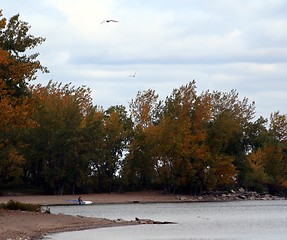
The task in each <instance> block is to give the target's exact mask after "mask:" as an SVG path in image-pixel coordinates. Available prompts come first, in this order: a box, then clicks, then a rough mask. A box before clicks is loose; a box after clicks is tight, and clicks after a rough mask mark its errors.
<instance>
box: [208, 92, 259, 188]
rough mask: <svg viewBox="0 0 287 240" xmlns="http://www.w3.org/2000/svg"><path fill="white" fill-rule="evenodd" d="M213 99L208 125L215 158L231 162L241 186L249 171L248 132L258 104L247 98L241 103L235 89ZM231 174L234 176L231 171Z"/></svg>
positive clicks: (215, 94)
mask: <svg viewBox="0 0 287 240" xmlns="http://www.w3.org/2000/svg"><path fill="white" fill-rule="evenodd" d="M211 97H212V106H213V110H212V118H211V121H210V122H209V126H208V145H209V147H210V149H211V152H212V154H213V155H214V156H220V158H221V159H226V157H228V158H229V159H230V161H231V163H232V164H233V165H234V166H235V167H236V169H237V171H239V174H238V175H237V182H238V184H239V185H244V181H245V180H244V179H245V173H246V172H247V171H248V162H247V158H246V153H247V149H248V148H249V147H250V144H249V143H248V141H247V139H248V138H249V137H248V135H247V132H248V127H249V126H250V121H251V120H252V119H253V118H254V113H255V103H254V102H252V103H251V104H250V103H249V101H248V99H247V98H243V100H240V99H239V96H238V93H237V92H236V91H235V90H231V91H230V92H229V93H228V92H227V93H224V92H219V91H215V92H213V93H212V94H211ZM230 167H232V165H230ZM230 172H231V173H235V171H234V170H232V168H231V170H230Z"/></svg>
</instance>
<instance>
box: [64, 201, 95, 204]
mask: <svg viewBox="0 0 287 240" xmlns="http://www.w3.org/2000/svg"><path fill="white" fill-rule="evenodd" d="M67 202H71V203H75V204H78V205H88V204H92V203H93V202H92V201H82V202H81V204H79V201H78V200H67Z"/></svg>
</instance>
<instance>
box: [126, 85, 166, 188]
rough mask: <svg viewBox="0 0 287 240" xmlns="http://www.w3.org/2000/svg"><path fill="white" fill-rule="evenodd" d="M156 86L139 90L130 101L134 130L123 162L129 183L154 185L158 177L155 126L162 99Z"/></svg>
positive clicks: (143, 185)
mask: <svg viewBox="0 0 287 240" xmlns="http://www.w3.org/2000/svg"><path fill="white" fill-rule="evenodd" d="M158 97H159V96H158V95H157V94H156V93H155V91H154V90H152V89H148V90H147V91H144V92H138V94H137V96H136V98H135V99H133V100H132V101H131V103H130V105H129V111H130V116H131V119H132V121H133V124H134V127H133V134H132V140H131V144H130V148H129V152H128V155H127V157H126V160H125V165H124V179H125V182H126V184H128V185H130V186H132V187H136V188H141V187H147V186H151V185H152V184H153V183H154V181H155V169H154V165H155V162H154V161H155V159H154V157H153V149H154V144H155V139H154V138H153V133H152V132H153V127H154V125H156V124H158V121H159V117H160V116H159V115H160V113H161V101H159V99H158Z"/></svg>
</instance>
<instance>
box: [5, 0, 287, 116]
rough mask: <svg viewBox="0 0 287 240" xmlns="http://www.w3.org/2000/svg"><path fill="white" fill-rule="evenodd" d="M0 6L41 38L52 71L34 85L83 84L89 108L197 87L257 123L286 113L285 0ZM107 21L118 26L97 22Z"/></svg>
mask: <svg viewBox="0 0 287 240" xmlns="http://www.w3.org/2000/svg"><path fill="white" fill-rule="evenodd" d="M1 4H3V5H2V6H3V9H4V14H5V13H6V12H7V11H8V13H9V14H10V13H13V14H15V13H17V12H19V13H20V18H21V19H23V20H25V21H27V22H28V23H29V24H30V25H31V32H32V33H33V34H34V35H35V36H42V37H46V42H45V43H43V45H42V46H40V47H38V48H37V51H39V52H40V53H41V55H40V60H41V62H42V63H43V64H44V65H45V66H47V67H48V68H49V69H50V72H51V73H50V74H49V75H46V76H41V77H40V78H39V81H42V82H45V81H47V79H50V78H52V79H53V80H54V81H58V82H64V83H66V82H72V83H73V84H75V85H76V86H79V85H86V86H88V87H90V88H91V90H92V94H93V99H94V103H95V104H98V105H103V106H104V107H109V106H110V105H115V104H123V105H127V102H128V101H130V100H131V99H132V98H134V97H135V96H136V93H137V92H138V91H143V90H146V89H148V88H152V89H154V90H156V92H158V93H159V94H160V96H161V97H162V98H163V99H164V98H165V97H166V96H168V95H169V94H170V93H171V92H172V90H173V89H174V88H179V87H180V86H181V85H183V84H186V83H187V82H188V81H191V80H193V79H195V80H196V81H197V86H198V91H199V92H200V91H203V90H207V89H209V90H219V91H230V90H231V89H237V90H238V92H239V93H240V96H242V97H248V98H249V99H250V100H251V101H256V106H257V109H258V114H257V115H264V116H265V117H268V116H269V114H270V113H271V112H272V111H276V110H281V112H283V113H287V109H286V106H285V104H284V102H286V101H287V97H285V95H286V94H285V95H284V94H283V93H284V92H286V91H287V86H286V83H285V82H286V76H287V70H286V69H287V45H286V43H287V41H286V40H287V33H286V29H287V17H286V11H287V2H286V1H285V0H264V1H262V0H252V1H248V0H230V1H225V0H214V1H210V0H202V1H197V0H177V1H173V0H158V1H152V0H146V1H141V0H133V1H127V0H105V1H94V0H82V1H77V0H43V1H34V0H26V1H25V2H24V1H20V0H14V1H10V0H3V1H2V2H1ZM13 11H15V12H13ZM5 15H6V14H5ZM10 15H12V14H10ZM105 19H116V20H119V23H107V24H100V23H101V22H102V21H103V20H105ZM135 71H137V76H136V77H135V78H130V77H128V76H129V75H130V74H132V73H134V72H135Z"/></svg>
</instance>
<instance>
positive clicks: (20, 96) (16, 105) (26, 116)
mask: <svg viewBox="0 0 287 240" xmlns="http://www.w3.org/2000/svg"><path fill="white" fill-rule="evenodd" d="M29 28H30V27H29V26H28V24H27V23H25V22H22V21H20V20H19V15H15V16H13V17H12V18H11V19H10V20H9V21H7V19H6V18H4V17H3V14H2V10H0V112H1V115H0V172H2V173H4V175H5V176H4V175H2V174H0V185H1V186H3V185H4V183H5V184H7V183H8V182H11V181H12V180H13V179H15V177H17V176H18V178H19V175H21V174H22V166H23V164H24V160H25V159H24V158H23V156H22V155H21V153H20V149H19V147H20V146H19V142H18V139H17V134H18V131H17V130H19V129H23V128H27V127H33V126H34V125H35V123H34V122H33V121H32V120H31V119H30V113H31V110H32V103H31V99H30V98H29V91H28V90H27V86H28V82H29V81H30V80H34V79H35V78H36V72H37V71H38V70H41V71H43V72H47V69H46V68H44V67H43V66H42V65H41V64H40V62H39V61H38V60H37V57H38V55H39V54H38V53H35V54H31V55H27V54H26V52H27V50H29V51H31V49H33V48H34V47H36V46H37V45H38V44H41V43H42V42H43V41H44V39H43V38H35V37H34V36H32V35H30V34H29V33H28V31H29ZM11 168H13V169H14V170H11V171H9V169H11ZM7 179H9V181H7Z"/></svg>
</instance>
